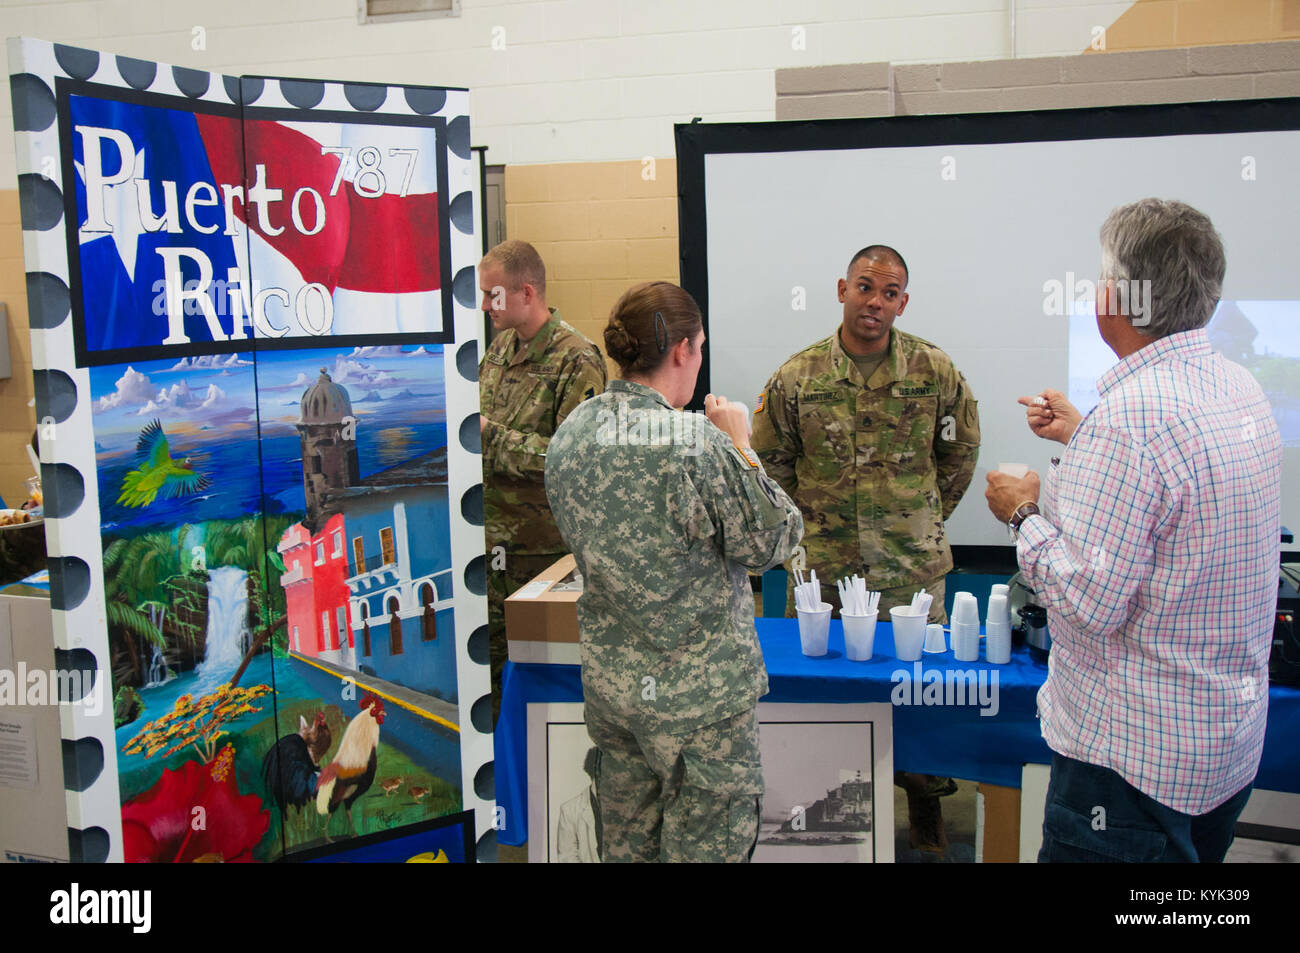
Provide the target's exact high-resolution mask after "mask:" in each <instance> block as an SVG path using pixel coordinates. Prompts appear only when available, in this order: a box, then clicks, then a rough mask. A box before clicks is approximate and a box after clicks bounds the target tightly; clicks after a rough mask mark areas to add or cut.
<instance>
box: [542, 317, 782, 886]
mask: <svg viewBox="0 0 1300 953" xmlns="http://www.w3.org/2000/svg"><path fill="white" fill-rule="evenodd" d="M703 338H704V332H703V331H699V332H698V339H699V343H703ZM687 343H688V342H687V341H686V340H685V339H683V340H682V341H681V342H679V344H678V345H677V347H683V346H685V345H686V344H687ZM696 353H698V351H697V352H696ZM698 368H699V359H698V357H696V358H695V363H694V365H693V370H692V372H691V373H690V375H689V380H686V379H685V376H683V388H682V389H681V391H680V400H681V402H682V403H685V401H686V400H688V399H689V397H690V394H691V391H692V389H693V388H694V379H695V373H696V372H698ZM720 408H721V409H720ZM706 409H707V411H708V413H709V415H710V418H711V419H714V420H718V421H720V424H721V425H722V426H725V427H726V428H727V432H725V433H724V432H723V430H720V429H719V427H718V426H715V425H714V424H713V423H710V422H709V421H707V420H703V419H701V418H700V417H699V416H698V415H695V414H683V413H681V412H679V411H675V410H674V409H673V407H672V405H671V404H670V403H669V400H667V399H665V396H664V394H662V393H661V392H660V391H658V390H656V389H655V388H653V387H650V386H647V385H646V384H642V383H636V382H632V381H626V380H615V381H613V382H611V384H610V387H609V390H608V391H606V392H605V393H604V394H603V395H601V396H600V397H598V398H596V399H595V400H593V401H589V402H587V403H585V404H583V405H582V406H581V407H579V408H578V409H577V410H576V411H574V412H573V414H572V415H571V416H570V417H569V419H568V420H566V421H565V422H564V424H563V425H562V426H561V427H560V429H559V430H558V431H557V432H556V434H555V437H554V439H553V440H552V441H551V451H550V454H549V455H548V458H547V465H546V488H547V493H548V495H549V497H550V501H551V507H552V509H553V510H554V512H555V519H556V522H557V523H558V524H559V527H560V532H561V533H562V534H563V535H564V538H565V539H566V540H567V541H568V542H569V544H570V546H571V547H572V549H573V553H574V556H575V557H576V559H577V562H578V568H579V569H580V570H581V572H582V575H583V579H584V584H585V590H584V592H583V594H582V596H581V597H580V598H579V600H578V627H579V630H580V632H581V637H582V638H581V653H582V687H583V693H584V696H585V699H586V720H587V730H588V732H589V733H590V735H591V738H592V740H593V741H594V742H595V743H596V745H597V746H598V747H599V748H600V754H601V758H600V764H599V768H598V772H599V773H598V778H597V787H598V791H599V795H600V798H599V800H600V805H601V819H602V824H603V835H604V841H603V844H604V855H603V857H602V859H603V860H604V861H606V862H611V861H655V860H664V861H670V862H672V861H745V860H748V859H749V857H750V855H751V854H752V853H753V849H754V846H755V844H756V843H757V838H758V825H759V818H760V796H761V794H762V790H763V775H762V765H761V762H760V756H759V749H758V720H757V715H756V706H757V702H758V699H759V698H760V697H761V696H762V695H764V694H766V693H767V670H766V668H765V667H764V665H763V655H762V651H761V649H760V648H759V643H758V636H757V633H756V632H755V629H754V619H753V616H754V604H753V595H752V592H751V589H750V585H749V576H748V573H749V572H751V571H753V572H761V571H763V570H765V569H768V568H770V567H772V566H775V565H779V564H780V563H781V561H782V560H784V559H785V558H786V557H788V556H789V555H790V553H791V552H792V551H793V550H794V547H795V546H796V545H797V544H798V542H799V539H800V537H801V536H802V535H803V521H802V520H801V519H800V517H799V510H798V508H797V507H796V506H795V505H794V503H793V502H792V501H791V500H790V499H789V498H788V497H787V496H786V494H785V493H783V492H782V491H781V489H780V487H779V486H777V485H776V484H775V483H773V482H772V481H771V480H769V479H768V478H767V477H766V476H765V475H764V473H763V469H762V466H761V465H760V463H759V461H758V458H757V457H756V456H755V455H754V454H753V451H751V450H749V449H748V446H747V440H746V428H745V422H744V412H743V410H740V409H739V408H736V407H735V406H734V405H732V406H730V409H727V404H726V400H725V398H714V397H713V396H712V395H710V396H709V398H708V401H707V402H706ZM728 415H730V416H728ZM647 421H649V426H648V427H647V426H646V422H647ZM651 428H653V429H651ZM665 432H669V433H670V434H671V440H670V441H665V440H663V439H662V435H663V434H664V433H665ZM654 434H659V435H660V439H656V440H653V443H651V441H650V440H648V439H647V435H654Z"/></svg>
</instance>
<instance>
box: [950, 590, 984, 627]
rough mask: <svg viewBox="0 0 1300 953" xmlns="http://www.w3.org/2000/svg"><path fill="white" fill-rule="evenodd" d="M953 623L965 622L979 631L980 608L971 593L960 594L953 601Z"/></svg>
mask: <svg viewBox="0 0 1300 953" xmlns="http://www.w3.org/2000/svg"><path fill="white" fill-rule="evenodd" d="M952 621H954V622H964V623H966V624H968V625H973V626H975V628H976V630H977V631H978V629H979V624H980V607H979V603H977V602H976V601H975V597H974V596H973V595H971V594H970V593H969V592H959V593H957V594H956V595H955V596H953V600H952Z"/></svg>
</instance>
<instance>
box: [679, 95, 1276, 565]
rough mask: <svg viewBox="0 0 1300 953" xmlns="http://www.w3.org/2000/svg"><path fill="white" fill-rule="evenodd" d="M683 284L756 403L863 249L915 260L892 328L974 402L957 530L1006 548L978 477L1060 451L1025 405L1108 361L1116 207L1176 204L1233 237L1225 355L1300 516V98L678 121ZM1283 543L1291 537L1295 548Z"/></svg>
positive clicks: (737, 393) (838, 312)
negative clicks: (1265, 420) (1096, 311)
mask: <svg viewBox="0 0 1300 953" xmlns="http://www.w3.org/2000/svg"><path fill="white" fill-rule="evenodd" d="M677 144H678V184H679V192H680V203H679V204H680V210H681V220H680V223H679V224H680V234H681V250H682V283H683V286H684V287H685V288H686V289H687V290H688V291H690V292H691V293H692V294H693V295H694V296H695V297H696V300H697V301H699V302H700V305H701V307H702V308H703V310H704V312H705V315H706V330H707V334H708V340H709V346H708V350H707V364H706V371H705V372H704V373H702V375H701V386H700V389H699V392H698V393H697V400H700V399H702V394H703V393H704V392H706V391H707V390H712V391H713V392H715V393H720V394H724V395H726V396H727V397H729V398H734V399H738V400H742V401H744V402H746V403H747V404H749V406H750V407H753V406H754V401H755V398H756V397H757V395H758V393H759V391H760V390H761V389H762V387H763V386H764V384H765V383H766V381H767V380H768V378H769V377H770V376H771V374H772V373H773V371H775V370H776V368H777V367H779V366H780V365H781V364H782V363H783V362H784V361H785V360H786V359H787V358H789V357H790V356H791V355H793V354H794V353H795V352H797V351H799V350H801V349H802V348H804V347H806V346H807V345H809V344H811V343H813V342H814V341H817V340H819V339H821V338H824V337H826V336H827V335H829V334H831V333H833V332H834V331H835V329H836V328H837V327H839V324H840V321H841V319H842V316H843V306H842V305H841V304H840V303H839V302H838V301H837V298H836V282H837V280H838V279H839V278H843V277H844V276H845V272H846V269H847V267H848V263H849V259H850V258H851V257H852V255H853V253H854V252H855V251H857V250H858V249H859V248H862V247H864V246H866V245H870V244H876V243H880V244H886V245H892V246H893V247H895V248H896V249H898V251H899V252H900V253H901V254H902V255H903V257H904V258H905V259H906V260H907V264H908V269H909V276H910V277H909V284H908V288H907V291H908V293H909V295H910V300H909V301H908V303H907V306H906V307H905V309H904V311H903V313H902V314H901V315H899V317H898V318H897V320H896V321H895V324H894V326H895V328H898V329H900V330H904V331H908V332H910V333H912V334H916V335H919V336H921V337H923V338H926V339H927V340H929V341H932V342H933V343H935V344H937V345H938V346H939V347H941V348H942V349H943V350H944V351H946V352H947V353H948V354H949V355H950V356H951V357H952V359H953V361H954V363H955V364H956V365H957V367H958V368H959V369H960V370H961V371H962V372H963V373H964V374H965V375H966V379H967V380H968V381H969V383H970V385H971V388H972V390H973V391H974V394H975V396H976V398H978V400H979V413H980V424H981V428H982V431H983V434H982V446H981V449H980V458H979V465H978V468H977V470H976V475H975V479H974V480H973V481H972V483H971V487H970V489H969V490H967V492H966V496H965V498H964V499H963V500H962V502H961V504H960V506H958V508H957V510H956V512H955V513H954V514H953V515H952V517H951V519H949V521H948V524H947V529H948V536H949V540H950V542H951V543H953V544H954V545H958V546H961V545H967V546H979V545H1000V546H1005V545H1006V544H1007V535H1006V529H1005V527H1003V526H1001V525H1000V524H998V523H997V522H996V521H995V520H994V519H993V517H992V516H991V515H990V514H989V512H988V508H987V506H986V505H985V501H984V489H983V488H984V473H985V472H986V471H988V470H990V469H995V468H996V467H997V466H998V464H1000V463H1011V462H1016V463H1026V464H1029V465H1030V466H1031V467H1033V468H1034V469H1037V470H1039V471H1040V473H1041V472H1042V471H1043V470H1044V469H1045V468H1046V466H1047V464H1048V460H1049V458H1050V457H1051V456H1052V455H1053V454H1055V453H1059V452H1060V451H1061V449H1062V448H1061V447H1060V445H1058V444H1050V443H1047V442H1045V441H1042V440H1039V439H1038V438H1036V437H1034V436H1033V435H1032V434H1031V433H1030V432H1029V430H1028V428H1027V427H1026V426H1025V416H1024V409H1023V408H1022V407H1021V406H1019V405H1018V404H1017V403H1016V398H1017V397H1019V396H1021V395H1032V394H1036V393H1038V392H1039V391H1041V390H1042V389H1043V388H1046V387H1054V388H1057V389H1059V390H1061V391H1064V392H1066V393H1068V394H1070V396H1071V399H1072V400H1073V401H1074V402H1075V403H1076V405H1078V406H1079V409H1080V410H1082V411H1085V412H1086V411H1087V410H1088V409H1089V408H1090V407H1091V406H1092V405H1093V404H1094V403H1095V402H1096V389H1095V382H1096V379H1097V377H1098V376H1100V375H1101V374H1102V373H1104V372H1105V371H1106V370H1107V369H1108V368H1109V367H1111V366H1112V365H1113V364H1114V363H1115V362H1116V358H1115V356H1114V354H1113V353H1111V352H1110V350H1109V349H1108V348H1107V347H1106V346H1105V344H1104V343H1103V342H1102V341H1101V339H1100V337H1099V336H1098V334H1097V330H1096V322H1095V318H1094V317H1093V316H1092V315H1093V311H1092V308H1093V299H1092V290H1091V285H1092V282H1094V281H1095V280H1096V278H1097V276H1098V272H1099V267H1100V259H1101V254H1100V245H1099V239H1098V232H1099V229H1100V227H1101V223H1102V221H1103V220H1104V219H1105V217H1106V215H1107V214H1108V213H1109V212H1110V210H1111V209H1112V208H1114V207H1116V206H1118V205H1122V204H1124V203H1127V202H1131V201H1133V200H1135V199H1139V198H1143V197H1146V196H1155V197H1158V198H1169V199H1179V200H1181V201H1184V202H1187V203H1189V204H1191V205H1193V206H1195V207H1197V208H1199V209H1200V210H1202V211H1203V212H1205V213H1206V214H1207V215H1209V216H1210V218H1211V220H1212V221H1213V222H1214V224H1215V227H1216V228H1217V229H1218V230H1219V233H1220V234H1221V235H1222V236H1223V241H1224V247H1225V249H1226V253H1227V275H1226V278H1225V280H1224V286H1223V299H1224V300H1223V302H1222V303H1221V305H1220V308H1219V310H1218V312H1216V315H1215V319H1214V320H1213V321H1212V322H1211V326H1210V335H1211V340H1212V343H1213V344H1214V345H1215V347H1216V348H1218V349H1220V350H1222V351H1223V352H1224V353H1225V354H1226V355H1227V356H1229V357H1230V358H1231V359H1232V360H1235V361H1237V362H1238V363H1241V364H1243V365H1245V366H1247V367H1248V368H1249V369H1250V370H1252V371H1253V372H1254V373H1255V374H1256V376H1257V378H1258V379H1259V381H1260V383H1261V384H1262V386H1263V387H1264V389H1265V392H1266V393H1267V394H1268V396H1269V399H1270V401H1271V403H1272V405H1273V409H1274V415H1275V417H1276V418H1277V421H1278V424H1279V426H1280V428H1281V430H1282V434H1283V440H1284V443H1285V449H1284V463H1283V491H1284V497H1283V504H1282V522H1283V525H1284V526H1288V527H1291V528H1295V527H1296V526H1297V525H1300V506H1298V505H1297V504H1298V502H1300V501H1297V499H1296V497H1297V488H1300V267H1298V265H1297V252H1300V240H1298V238H1297V231H1298V230H1300V189H1297V188H1296V184H1295V178H1294V176H1295V170H1296V169H1297V168H1300V99H1286V100H1263V101H1251V102H1233V103H1205V104H1192V105H1178V106H1144V107H1129V108H1120V109H1097V110H1066V111H1055V112H1039V113H1002V114H990V115H973V116H935V117H899V118H892V119H876V120H833V121H818V122H792V123H736V124H719V125H705V124H693V125H683V126H678V127H677ZM1283 548H1284V549H1295V548H1296V547H1295V546H1294V544H1291V545H1288V546H1284V547H1283Z"/></svg>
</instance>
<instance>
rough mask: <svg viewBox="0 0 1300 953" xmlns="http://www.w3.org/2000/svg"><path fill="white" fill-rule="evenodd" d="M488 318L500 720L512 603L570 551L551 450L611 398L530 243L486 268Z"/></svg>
mask: <svg viewBox="0 0 1300 953" xmlns="http://www.w3.org/2000/svg"><path fill="white" fill-rule="evenodd" d="M479 288H480V290H481V291H482V292H483V305H482V307H483V311H484V312H486V313H487V314H488V316H489V317H491V319H492V326H493V327H495V328H496V329H497V330H498V331H499V332H500V333H499V334H497V335H496V337H494V338H493V339H492V343H491V345H489V346H488V349H487V353H486V354H484V355H483V360H482V361H481V362H480V363H479V407H480V411H479V413H480V421H481V425H482V434H483V511H484V513H483V515H484V521H485V527H486V532H485V535H486V539H487V560H488V571H487V586H488V629H489V648H490V654H491V668H492V719H493V724H495V723H496V717H497V714H498V713H499V712H500V708H501V671H502V669H503V668H504V667H505V664H506V657H507V645H506V630H505V600H506V597H507V596H509V595H510V594H512V593H513V592H514V591H515V590H516V589H518V588H519V587H520V586H522V585H524V584H525V583H527V582H528V581H529V580H530V579H532V578H533V577H534V576H536V575H537V574H538V573H540V572H541V571H542V570H543V569H545V568H546V567H547V566H549V565H551V563H553V562H555V561H556V560H557V559H559V558H560V557H561V556H563V555H564V554H565V553H566V552H568V550H567V549H566V548H565V546H564V541H563V540H562V539H561V538H560V534H559V531H558V530H557V529H556V528H555V521H554V520H553V519H552V518H551V511H550V508H549V507H548V506H547V504H546V488H545V486H544V484H543V482H542V481H543V474H544V472H545V468H546V448H547V445H548V444H549V443H550V440H551V435H552V434H554V433H555V428H556V427H558V426H559V425H560V422H561V421H562V420H564V418H565V417H567V416H568V415H569V414H570V413H571V412H572V411H573V409H574V408H575V407H577V406H578V404H580V403H582V401H584V400H586V399H588V398H590V397H594V396H595V395H596V394H599V393H600V392H602V391H603V390H604V389H605V361H604V358H602V357H601V354H600V350H599V349H598V348H597V347H596V345H595V344H593V343H592V342H591V341H589V340H587V338H585V337H583V336H582V335H581V334H580V333H578V332H577V331H576V330H574V329H573V328H572V327H570V326H569V325H568V324H567V323H566V322H565V321H563V320H562V319H561V318H560V314H559V312H558V311H556V310H555V309H554V308H548V307H547V306H546V267H545V265H543V263H542V259H541V257H540V256H539V255H538V254H537V251H536V249H534V248H533V246H532V245H530V244H528V243H527V242H521V241H506V242H502V243H501V244H500V245H497V246H496V247H495V248H493V249H492V250H491V251H489V252H488V253H487V255H485V256H484V257H483V261H482V262H480V263H479Z"/></svg>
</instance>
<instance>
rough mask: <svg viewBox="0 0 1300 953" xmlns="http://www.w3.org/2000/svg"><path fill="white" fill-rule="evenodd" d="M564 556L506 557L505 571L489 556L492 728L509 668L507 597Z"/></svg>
mask: <svg viewBox="0 0 1300 953" xmlns="http://www.w3.org/2000/svg"><path fill="white" fill-rule="evenodd" d="M563 555H564V553H546V554H543V555H541V556H511V555H507V556H506V568H505V569H493V568H492V556H491V554H490V553H489V555H488V571H487V596H488V660H489V663H490V664H491V667H492V725H493V727H495V726H496V723H497V715H499V714H500V713H501V672H502V670H503V669H504V668H505V667H506V659H507V657H508V655H509V646H508V644H507V642H506V609H505V602H506V597H507V596H510V595H513V594H514V592H515V590H517V589H518V588H519V587H520V586H523V585H524V584H526V583H527V582H528V581H529V580H531V579H532V578H533V577H534V576H536V575H537V574H538V573H540V572H541V571H542V570H543V569H545V568H546V567H547V566H549V565H551V563H553V562H555V561H556V560H557V559H559V558H560V557H561V556H563Z"/></svg>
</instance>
